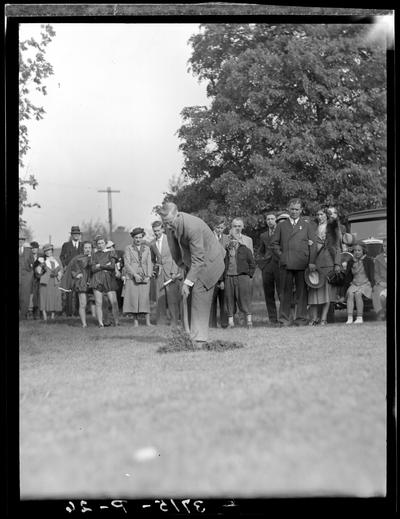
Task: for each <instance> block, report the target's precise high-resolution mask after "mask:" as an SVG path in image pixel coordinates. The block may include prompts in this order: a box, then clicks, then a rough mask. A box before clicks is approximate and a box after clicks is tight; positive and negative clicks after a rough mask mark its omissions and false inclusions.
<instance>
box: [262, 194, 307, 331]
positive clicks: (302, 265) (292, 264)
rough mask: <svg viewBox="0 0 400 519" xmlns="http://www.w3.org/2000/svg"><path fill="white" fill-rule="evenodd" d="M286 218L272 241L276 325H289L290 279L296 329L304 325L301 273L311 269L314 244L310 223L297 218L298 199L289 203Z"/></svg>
mask: <svg viewBox="0 0 400 519" xmlns="http://www.w3.org/2000/svg"><path fill="white" fill-rule="evenodd" d="M288 205H289V207H288V209H289V218H288V219H286V220H284V221H282V222H281V223H279V225H277V226H276V229H275V232H274V236H273V238H272V243H271V245H272V247H273V248H274V250H275V251H276V253H277V254H278V256H279V268H280V271H281V278H280V280H281V283H282V287H281V305H280V312H279V314H280V316H279V323H280V324H281V325H282V326H288V325H289V319H290V306H291V301H292V291H293V279H294V281H295V284H296V302H297V310H296V319H295V320H294V323H293V324H295V325H296V326H302V325H306V324H307V323H308V315H307V288H306V283H305V280H304V271H305V269H306V268H307V266H309V267H310V269H311V270H314V269H315V265H314V260H315V256H316V245H315V242H314V232H313V229H312V227H311V224H309V223H308V222H306V220H304V218H302V217H301V212H302V209H303V207H302V202H301V200H300V199H299V198H293V199H292V200H290V201H289V204H288Z"/></svg>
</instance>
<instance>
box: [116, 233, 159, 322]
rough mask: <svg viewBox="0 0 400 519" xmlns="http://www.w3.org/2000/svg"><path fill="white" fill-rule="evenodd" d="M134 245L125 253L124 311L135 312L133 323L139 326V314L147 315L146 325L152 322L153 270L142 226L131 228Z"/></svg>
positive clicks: (129, 246) (128, 247) (127, 248)
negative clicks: (151, 284) (151, 285)
mask: <svg viewBox="0 0 400 519" xmlns="http://www.w3.org/2000/svg"><path fill="white" fill-rule="evenodd" d="M130 234H131V236H132V239H133V243H132V245H128V246H127V247H126V249H125V254H124V268H123V274H124V276H125V290H124V304H123V307H122V311H123V312H124V313H125V314H127V313H132V314H134V321H133V325H134V326H138V325H139V321H138V316H139V315H140V314H142V315H144V316H145V319H146V325H147V326H151V324H150V277H151V275H152V272H153V264H152V261H151V254H150V247H149V246H148V245H147V244H145V243H143V238H144V236H145V234H146V233H145V232H144V229H143V228H142V227H135V228H134V229H132V230H131V233H130Z"/></svg>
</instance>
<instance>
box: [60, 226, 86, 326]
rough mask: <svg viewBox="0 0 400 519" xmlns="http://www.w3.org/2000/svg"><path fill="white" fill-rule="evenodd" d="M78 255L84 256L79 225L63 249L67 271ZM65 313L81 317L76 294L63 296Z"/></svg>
mask: <svg viewBox="0 0 400 519" xmlns="http://www.w3.org/2000/svg"><path fill="white" fill-rule="evenodd" d="M78 254H83V243H82V241H81V230H80V229H79V226H78V225H73V226H72V227H71V238H70V240H69V241H66V242H65V243H63V245H62V247H61V254H60V261H61V263H62V266H63V268H64V269H65V268H66V267H67V266H68V265H69V263H70V261H71V260H72V258H75V256H77V255H78ZM63 298H64V311H65V313H66V315H67V316H71V315H79V301H78V299H77V297H76V294H75V293H74V292H70V293H65V294H63Z"/></svg>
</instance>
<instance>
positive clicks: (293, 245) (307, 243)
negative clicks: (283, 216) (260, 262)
mask: <svg viewBox="0 0 400 519" xmlns="http://www.w3.org/2000/svg"><path fill="white" fill-rule="evenodd" d="M271 245H272V247H273V248H274V250H275V251H276V253H277V255H278V256H279V265H280V266H281V267H284V268H285V269H286V270H305V269H306V267H307V266H308V264H309V263H314V261H315V257H316V250H317V249H316V244H315V235H314V232H313V226H312V225H311V224H309V223H308V222H307V221H306V220H304V218H301V217H300V218H299V219H298V221H297V224H296V225H295V226H294V227H293V226H292V224H291V222H290V220H289V218H288V219H287V220H283V221H282V222H279V223H278V225H277V226H276V229H275V232H274V235H273V237H272V243H271Z"/></svg>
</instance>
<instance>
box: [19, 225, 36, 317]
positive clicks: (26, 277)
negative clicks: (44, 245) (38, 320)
mask: <svg viewBox="0 0 400 519" xmlns="http://www.w3.org/2000/svg"><path fill="white" fill-rule="evenodd" d="M25 240H26V236H25V234H24V233H23V232H20V234H19V311H20V313H19V316H20V319H22V320H25V319H27V318H28V311H29V300H30V296H31V290H32V279H33V263H34V258H33V254H32V249H31V247H30V246H29V244H26V243H25Z"/></svg>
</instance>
